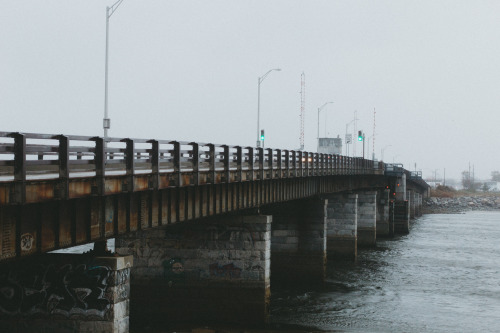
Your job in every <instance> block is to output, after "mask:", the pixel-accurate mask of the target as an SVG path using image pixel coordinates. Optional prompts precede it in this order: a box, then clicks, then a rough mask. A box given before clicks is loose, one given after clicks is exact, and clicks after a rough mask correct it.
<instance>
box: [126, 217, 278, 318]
mask: <svg viewBox="0 0 500 333" xmlns="http://www.w3.org/2000/svg"><path fill="white" fill-rule="evenodd" d="M271 221H272V217H271V216H265V215H255V216H227V215H226V216H221V217H217V218H215V217H214V218H206V219H199V220H194V221H192V222H185V223H182V224H174V225H170V226H166V227H162V228H160V229H157V230H150V231H138V232H136V233H134V234H132V235H130V236H127V237H125V236H124V237H120V238H117V239H116V251H117V252H119V253H127V254H132V255H133V256H134V260H135V262H136V265H135V266H134V268H133V270H132V272H131V276H132V278H131V286H132V294H131V307H130V308H131V318H132V320H131V323H132V325H134V323H135V325H138V324H140V323H141V322H142V323H145V324H146V323H147V324H151V323H153V324H154V323H155V320H156V321H158V320H160V319H161V321H162V323H165V322H167V323H168V322H190V323H194V322H196V321H199V322H213V321H216V322H231V323H243V324H252V325H262V324H265V323H266V322H267V321H268V318H269V302H270V260H271Z"/></svg>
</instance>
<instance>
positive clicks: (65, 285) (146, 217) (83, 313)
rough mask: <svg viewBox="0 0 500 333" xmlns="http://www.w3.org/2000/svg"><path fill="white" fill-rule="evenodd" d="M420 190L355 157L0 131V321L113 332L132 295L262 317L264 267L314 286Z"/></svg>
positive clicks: (390, 229) (195, 312) (139, 310)
mask: <svg viewBox="0 0 500 333" xmlns="http://www.w3.org/2000/svg"><path fill="white" fill-rule="evenodd" d="M428 189H429V187H428V185H427V184H426V183H425V181H423V180H422V178H421V174H420V173H417V172H410V171H408V170H405V169H404V168H403V166H402V165H400V164H386V163H383V162H376V161H372V160H368V159H363V158H359V157H348V156H341V155H327V154H319V153H310V152H304V151H294V150H281V149H263V148H254V147H241V146H231V145H216V144H207V143H196V142H180V141H168V140H147V139H132V138H108V139H106V141H105V140H104V139H103V138H101V137H88V136H72V135H51V134H33V133H8V132H0V244H1V246H0V265H1V266H2V267H3V269H2V271H3V272H7V273H3V275H2V277H1V279H0V285H1V286H2V288H3V289H2V290H4V291H5V290H6V291H7V292H2V293H0V327H3V328H6V329H13V330H16V329H18V330H21V329H22V327H24V326H22V325H26V318H29V319H30V320H31V319H32V318H35V319H33V322H30V325H31V324H33V325H35V326H36V325H38V326H36V327H43V329H46V328H47V327H55V328H56V329H57V327H70V328H71V330H74V331H85V330H95V329H103V330H108V329H109V330H113V331H117V332H118V331H124V332H125V331H128V323H129V311H128V309H129V304H130V308H131V311H132V315H134V313H136V314H137V316H142V317H144V316H148V314H149V315H150V314H151V313H152V312H155V313H157V314H160V315H162V316H165V315H168V316H169V317H170V318H172V320H191V319H192V318H201V319H203V318H206V319H216V318H217V319H218V320H227V321H236V322H253V323H265V322H266V320H267V319H268V316H269V292H270V281H271V279H270V277H271V271H272V276H273V281H286V280H290V279H291V278H293V279H294V280H298V281H302V280H304V279H305V280H308V281H316V282H321V281H322V280H324V276H325V269H326V265H327V258H328V259H333V258H336V259H338V260H343V259H348V260H355V259H356V255H357V248H358V247H361V246H375V245H376V239H377V237H390V236H393V235H394V234H395V233H408V232H409V223H410V219H411V218H413V217H415V216H418V215H420V207H421V203H422V197H423V196H426V195H427V193H428ZM109 238H115V239H116V251H117V252H118V253H119V254H120V255H110V254H109V253H108V252H107V251H106V249H105V246H104V244H105V241H106V240H107V239H109ZM92 242H94V243H95V247H94V251H93V252H92V253H89V254H86V255H81V256H75V255H61V254H52V253H49V252H51V251H54V250H58V249H63V248H68V247H73V246H76V245H81V244H88V243H92ZM271 258H272V260H271ZM77 276H79V278H77ZM50 279H52V280H51V281H49V280H50ZM55 284H57V285H60V287H61V288H62V289H64V290H65V291H64V292H62V291H61V288H59V289H54V287H53V286H54V285H55ZM51 288H52V289H51ZM49 291H50V292H49ZM28 296H29V297H28ZM35 296H36V297H35ZM151 304H154V307H155V311H153V310H152V309H151V306H150V305H151ZM40 318H42V319H40ZM54 318H56V320H54ZM2 325H3V326H2ZM47 325H48V326H47ZM51 325H52V326H51Z"/></svg>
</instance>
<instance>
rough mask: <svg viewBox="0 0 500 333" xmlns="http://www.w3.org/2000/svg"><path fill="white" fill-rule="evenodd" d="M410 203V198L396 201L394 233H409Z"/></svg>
mask: <svg viewBox="0 0 500 333" xmlns="http://www.w3.org/2000/svg"><path fill="white" fill-rule="evenodd" d="M409 207H410V203H409V201H408V200H405V201H396V202H395V203H394V233H395V234H408V233H409V232H410V209H409Z"/></svg>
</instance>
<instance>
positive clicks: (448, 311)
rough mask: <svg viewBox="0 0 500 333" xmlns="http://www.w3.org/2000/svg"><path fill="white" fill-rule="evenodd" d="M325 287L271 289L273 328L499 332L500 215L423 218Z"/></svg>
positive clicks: (333, 271) (337, 267) (333, 270)
mask: <svg viewBox="0 0 500 333" xmlns="http://www.w3.org/2000/svg"><path fill="white" fill-rule="evenodd" d="M377 243H378V245H377V248H376V249H371V250H362V251H359V253H358V256H359V257H358V261H357V263H335V262H329V263H328V270H327V282H326V284H325V285H324V286H320V287H318V286H307V285H306V286H301V287H293V288H292V289H286V288H280V287H279V286H276V285H273V286H272V302H271V314H272V315H271V318H272V322H273V324H274V325H278V326H279V325H280V324H297V325H303V326H307V327H315V328H316V329H318V330H331V331H346V332H500V212H468V213H465V214H433V215H425V216H423V217H420V218H418V219H417V220H415V221H414V222H413V225H412V227H411V230H410V234H409V235H406V236H401V237H397V238H395V239H391V240H378V242H377Z"/></svg>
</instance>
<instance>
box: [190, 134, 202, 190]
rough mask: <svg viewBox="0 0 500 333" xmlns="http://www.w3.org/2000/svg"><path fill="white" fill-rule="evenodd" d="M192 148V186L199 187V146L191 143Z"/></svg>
mask: <svg viewBox="0 0 500 333" xmlns="http://www.w3.org/2000/svg"><path fill="white" fill-rule="evenodd" d="M190 145H191V146H192V147H193V177H194V182H193V183H194V185H200V145H199V144H198V143H196V142H191V143H190Z"/></svg>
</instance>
